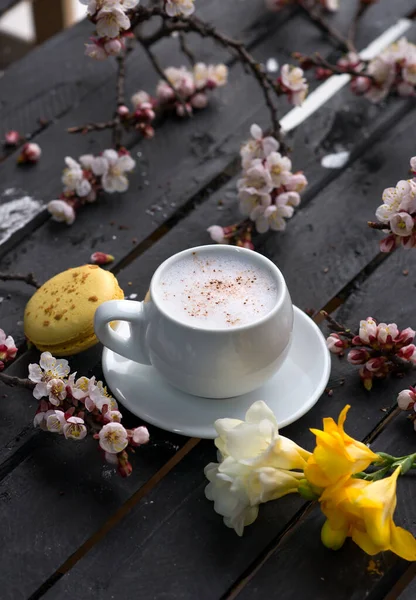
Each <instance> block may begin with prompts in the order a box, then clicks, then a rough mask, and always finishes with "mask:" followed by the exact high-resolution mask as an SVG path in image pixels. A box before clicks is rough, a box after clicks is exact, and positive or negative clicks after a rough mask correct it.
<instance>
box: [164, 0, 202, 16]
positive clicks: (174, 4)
mask: <svg viewBox="0 0 416 600" xmlns="http://www.w3.org/2000/svg"><path fill="white" fill-rule="evenodd" d="M194 10H195V6H194V0H167V2H166V13H167V14H168V15H169V16H170V17H180V16H184V17H189V15H191V14H192V13H193V12H194Z"/></svg>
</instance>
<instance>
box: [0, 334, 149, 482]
mask: <svg viewBox="0 0 416 600" xmlns="http://www.w3.org/2000/svg"><path fill="white" fill-rule="evenodd" d="M16 353H17V348H16V346H15V343H14V340H13V338H12V337H11V336H7V337H6V334H5V333H4V331H3V330H2V329H0V371H2V370H3V369H4V363H6V362H8V361H10V360H12V359H14V358H15V356H16ZM0 381H2V382H3V383H6V384H7V385H19V386H22V387H26V388H28V389H31V390H32V391H33V396H34V397H35V398H36V400H38V401H39V404H38V408H37V411H36V414H35V418H34V421H33V424H34V426H35V427H40V428H41V429H43V430H44V431H49V432H51V433H56V434H59V435H62V436H63V437H64V438H65V439H66V440H70V441H80V440H83V439H84V438H85V437H86V436H87V434H88V433H89V434H90V435H92V436H93V437H94V439H96V440H97V441H98V446H99V449H100V451H101V454H102V455H103V457H104V459H105V460H106V461H107V462H108V463H109V464H111V465H114V466H115V467H116V468H117V471H118V472H119V473H120V475H122V476H123V477H128V476H129V475H130V474H131V472H132V465H131V463H130V459H129V454H131V453H134V452H135V449H136V448H137V447H139V446H142V445H143V444H147V442H148V441H149V432H148V430H147V428H146V427H143V426H141V427H136V428H135V429H126V428H125V427H124V426H123V425H122V424H121V420H122V414H121V412H120V411H119V409H118V405H117V402H116V401H115V399H114V398H113V397H112V396H111V395H110V394H109V393H108V391H107V388H106V387H105V386H104V385H103V383H102V382H101V381H96V379H95V377H91V378H88V377H78V378H77V374H76V373H70V368H69V365H68V361H67V360H65V359H59V360H57V359H56V358H54V357H53V356H52V355H51V353H50V352H43V353H42V354H41V357H40V361H39V364H30V365H29V377H28V379H20V378H18V377H12V376H10V375H6V374H4V373H0Z"/></svg>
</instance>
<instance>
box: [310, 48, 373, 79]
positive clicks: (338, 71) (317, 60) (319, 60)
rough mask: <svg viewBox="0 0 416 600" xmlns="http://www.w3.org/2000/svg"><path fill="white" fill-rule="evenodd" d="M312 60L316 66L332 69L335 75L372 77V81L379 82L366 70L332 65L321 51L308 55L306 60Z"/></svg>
mask: <svg viewBox="0 0 416 600" xmlns="http://www.w3.org/2000/svg"><path fill="white" fill-rule="evenodd" d="M308 59H309V60H310V61H311V62H312V63H313V65H314V66H316V67H324V68H325V69H328V70H329V71H332V73H334V74H335V75H351V77H366V78H367V79H370V81H372V82H374V83H377V82H376V79H375V77H373V75H369V74H367V73H366V72H365V71H356V70H355V69H343V68H341V67H338V66H337V65H332V64H331V63H329V62H328V61H327V60H326V59H325V58H324V57H323V56H321V55H320V54H319V52H315V54H314V55H313V56H311V57H309V56H308V57H306V60H308Z"/></svg>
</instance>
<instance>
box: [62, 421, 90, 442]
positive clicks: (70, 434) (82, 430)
mask: <svg viewBox="0 0 416 600" xmlns="http://www.w3.org/2000/svg"><path fill="white" fill-rule="evenodd" d="M63 432H64V436H65V437H66V439H67V440H83V439H84V438H85V436H86V435H87V428H86V427H85V424H84V419H81V418H80V417H69V419H67V422H66V423H65V425H64V427H63Z"/></svg>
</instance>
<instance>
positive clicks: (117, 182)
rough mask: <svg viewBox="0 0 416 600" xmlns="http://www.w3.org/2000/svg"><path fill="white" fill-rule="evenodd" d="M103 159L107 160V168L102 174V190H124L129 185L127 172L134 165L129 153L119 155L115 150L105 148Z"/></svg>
mask: <svg viewBox="0 0 416 600" xmlns="http://www.w3.org/2000/svg"><path fill="white" fill-rule="evenodd" d="M103 159H105V160H106V161H107V170H106V171H105V173H104V174H103V176H102V186H103V190H104V191H105V192H108V193H110V194H111V193H114V192H125V191H126V190H127V189H128V187H129V180H128V179H127V177H126V175H125V173H128V172H130V171H132V170H133V169H134V167H135V166H136V163H135V161H134V160H133V159H132V158H131V156H130V155H129V154H122V155H119V154H118V153H117V152H116V151H115V150H105V151H104V152H103Z"/></svg>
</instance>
